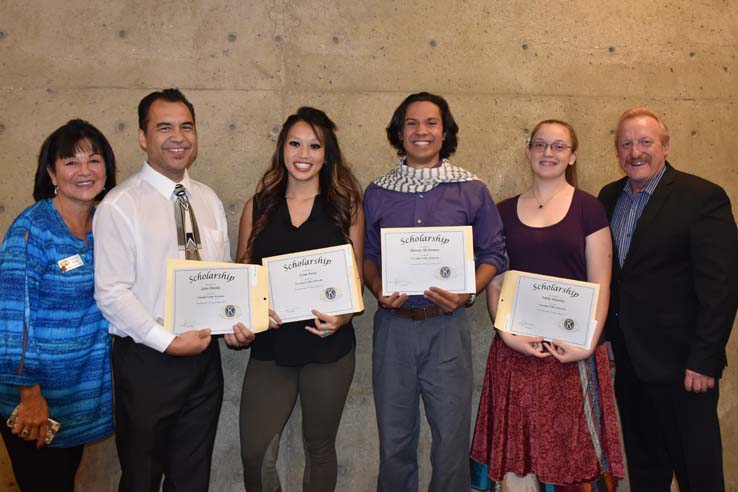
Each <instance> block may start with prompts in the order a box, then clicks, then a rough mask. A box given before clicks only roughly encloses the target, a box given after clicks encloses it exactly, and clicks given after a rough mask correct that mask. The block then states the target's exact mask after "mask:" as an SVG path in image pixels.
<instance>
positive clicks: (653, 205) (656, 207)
mask: <svg viewBox="0 0 738 492" xmlns="http://www.w3.org/2000/svg"><path fill="white" fill-rule="evenodd" d="M673 181H674V168H673V167H671V165H670V164H669V163H668V162H667V163H666V171H665V172H664V175H663V176H662V177H661V181H659V184H658V185H657V186H656V189H655V190H653V195H651V198H649V200H648V204H647V205H646V208H645V209H644V210H643V214H641V217H640V218H639V219H638V223H637V224H636V228H635V232H634V233H633V240H632V241H631V242H630V248H629V249H628V256H627V257H626V258H625V262H624V263H623V270H625V269H626V268H627V266H628V265H629V264H630V263H632V262H633V258H634V257H636V256H637V255H638V252H639V250H638V246H639V245H640V244H642V243H643V242H644V241H648V231H649V230H650V228H651V227H652V226H653V224H654V221H655V220H656V218H657V217H658V215H659V212H660V211H661V209H662V208H663V207H664V204H665V203H666V202H667V200H668V199H669V195H671V183H672V182H673Z"/></svg>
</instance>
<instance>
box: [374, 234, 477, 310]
mask: <svg viewBox="0 0 738 492" xmlns="http://www.w3.org/2000/svg"><path fill="white" fill-rule="evenodd" d="M381 242H382V295H385V296H388V295H391V294H392V293H393V292H399V293H401V294H408V295H422V294H423V292H424V291H426V290H428V289H429V288H430V287H440V288H441V289H444V290H447V291H449V292H454V293H457V294H463V293H470V294H471V293H475V292H476V291H477V286H476V278H475V267H474V240H473V236H472V227H471V226H455V227H411V228H382V229H381Z"/></svg>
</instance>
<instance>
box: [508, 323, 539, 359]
mask: <svg viewBox="0 0 738 492" xmlns="http://www.w3.org/2000/svg"><path fill="white" fill-rule="evenodd" d="M497 336H499V337H501V338H502V341H503V342H505V345H507V346H508V347H510V348H511V349H513V350H514V351H516V352H520V353H521V354H523V355H530V356H531V357H538V358H539V359H545V358H546V357H551V352H549V351H548V350H546V348H545V347H544V346H543V337H527V336H525V335H515V334H513V333H508V332H506V331H500V330H498V331H497Z"/></svg>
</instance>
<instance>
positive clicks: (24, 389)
mask: <svg viewBox="0 0 738 492" xmlns="http://www.w3.org/2000/svg"><path fill="white" fill-rule="evenodd" d="M48 421H49V407H48V405H47V404H46V399H45V398H44V397H43V395H42V394H41V387H40V386H39V385H37V384H36V385H34V386H21V387H20V405H19V406H18V415H17V416H16V419H15V425H14V426H13V429H12V433H13V434H15V435H16V436H18V437H20V438H21V439H25V440H26V441H36V447H39V448H40V447H42V446H43V445H44V440H45V439H46V427H47V425H48Z"/></svg>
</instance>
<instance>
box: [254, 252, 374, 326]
mask: <svg viewBox="0 0 738 492" xmlns="http://www.w3.org/2000/svg"><path fill="white" fill-rule="evenodd" d="M262 263H263V264H264V266H265V267H266V269H267V272H268V275H269V298H270V299H271V305H272V309H273V310H274V312H276V313H277V314H278V315H279V317H280V318H281V319H282V322H291V321H301V320H306V319H313V318H315V314H314V313H313V312H312V311H313V310H317V311H320V312H321V313H325V314H331V315H338V314H346V313H356V312H359V311H363V310H364V300H363V298H362V295H361V278H360V277H359V271H358V269H357V267H356V260H355V259H354V250H353V248H352V247H351V245H349V244H344V245H341V246H334V247H330V248H322V249H315V250H311V251H302V252H300V253H292V254H287V255H281V256H271V257H269V258H264V259H263V260H262Z"/></svg>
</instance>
